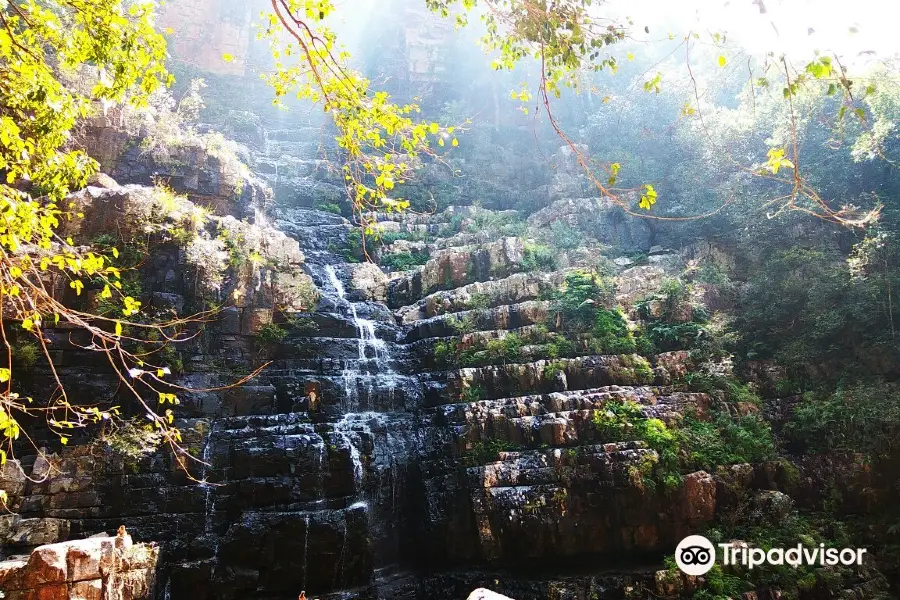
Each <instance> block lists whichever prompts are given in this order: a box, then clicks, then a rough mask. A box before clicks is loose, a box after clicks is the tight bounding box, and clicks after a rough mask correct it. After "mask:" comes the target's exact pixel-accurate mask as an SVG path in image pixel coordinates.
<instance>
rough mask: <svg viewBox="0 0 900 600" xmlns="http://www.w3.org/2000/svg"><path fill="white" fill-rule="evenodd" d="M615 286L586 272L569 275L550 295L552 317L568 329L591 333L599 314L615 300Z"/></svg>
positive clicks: (574, 272) (575, 272)
mask: <svg viewBox="0 0 900 600" xmlns="http://www.w3.org/2000/svg"><path fill="white" fill-rule="evenodd" d="M612 294H613V286H612V284H611V283H610V282H609V281H607V280H604V279H601V278H600V277H598V276H596V275H594V274H592V273H588V272H586V271H573V272H571V273H567V274H566V280H565V283H563V285H562V286H561V287H560V288H559V289H558V290H555V291H554V292H551V293H550V294H549V298H550V300H551V305H550V311H551V314H552V315H554V316H555V317H557V318H558V320H559V321H561V324H562V325H563V326H564V327H566V328H567V329H571V330H574V331H587V330H588V329H590V328H591V327H594V326H595V325H596V320H597V316H596V315H597V311H598V310H599V309H600V308H602V307H603V306H604V305H606V304H607V303H609V302H610V301H611V299H612Z"/></svg>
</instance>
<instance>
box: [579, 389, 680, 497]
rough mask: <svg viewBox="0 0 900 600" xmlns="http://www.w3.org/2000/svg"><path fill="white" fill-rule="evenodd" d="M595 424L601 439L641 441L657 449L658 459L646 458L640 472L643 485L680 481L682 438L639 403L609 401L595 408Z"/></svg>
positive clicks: (651, 485)
mask: <svg viewBox="0 0 900 600" xmlns="http://www.w3.org/2000/svg"><path fill="white" fill-rule="evenodd" d="M593 422H594V427H595V428H596V431H597V435H598V436H599V439H600V441H601V442H604V443H605V442H622V441H629V440H641V441H644V442H646V443H647V446H648V447H649V448H651V449H652V450H654V451H656V455H657V457H656V458H655V459H648V460H646V461H642V462H641V464H640V465H639V466H638V467H637V471H636V474H637V475H640V478H641V480H642V482H643V484H645V485H648V486H650V487H654V486H655V485H656V483H657V482H660V483H663V484H664V485H666V486H672V485H674V484H677V483H678V482H679V481H680V476H679V474H678V441H679V439H678V437H677V435H676V433H675V432H674V431H673V430H671V429H669V428H668V427H667V426H666V424H665V423H663V422H662V421H661V420H659V419H655V418H647V417H646V416H644V413H643V409H642V408H641V406H640V405H639V404H637V403H635V402H629V401H626V402H617V401H614V402H608V403H607V404H606V405H604V406H603V408H601V409H599V410H596V411H594V417H593Z"/></svg>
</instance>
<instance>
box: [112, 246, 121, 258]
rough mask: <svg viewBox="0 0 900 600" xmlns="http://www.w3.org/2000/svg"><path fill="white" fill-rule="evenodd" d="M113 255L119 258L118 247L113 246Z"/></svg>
mask: <svg viewBox="0 0 900 600" xmlns="http://www.w3.org/2000/svg"><path fill="white" fill-rule="evenodd" d="M112 255H113V257H115V258H119V250H118V248H113V249H112Z"/></svg>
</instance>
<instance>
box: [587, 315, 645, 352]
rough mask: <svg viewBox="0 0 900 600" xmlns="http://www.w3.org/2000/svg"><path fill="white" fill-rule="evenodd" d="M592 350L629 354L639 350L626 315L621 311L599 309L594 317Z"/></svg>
mask: <svg viewBox="0 0 900 600" xmlns="http://www.w3.org/2000/svg"><path fill="white" fill-rule="evenodd" d="M591 333H592V336H593V339H592V341H591V349H592V350H593V351H594V352H596V353H598V354H602V353H607V352H609V353H612V354H628V353H631V352H634V351H635V350H636V349H637V345H636V344H635V341H634V336H632V334H631V331H629V330H628V324H627V323H626V322H625V315H623V314H622V311H621V310H619V309H614V310H606V309H599V310H597V314H596V316H595V317H594V328H593V330H592V332H591Z"/></svg>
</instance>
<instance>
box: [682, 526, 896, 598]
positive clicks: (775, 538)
mask: <svg viewBox="0 0 900 600" xmlns="http://www.w3.org/2000/svg"><path fill="white" fill-rule="evenodd" d="M748 516H749V515H746V514H744V515H732V517H733V518H731V519H728V520H727V521H725V520H722V521H720V522H719V523H717V524H716V525H715V526H714V527H713V528H711V529H710V530H708V531H706V532H705V533H704V535H705V536H706V537H707V538H708V539H709V540H710V541H711V542H712V543H713V544H719V543H725V542H728V541H730V540H745V541H747V542H749V543H751V544H752V545H753V546H755V547H758V548H761V549H762V550H764V551H767V552H768V551H769V550H770V549H772V548H791V547H796V546H797V544H798V543H800V544H801V545H802V546H803V547H805V548H817V547H819V545H820V544H824V545H825V546H826V547H830V548H852V547H858V546H859V541H858V540H854V539H853V536H852V535H851V534H850V531H851V530H850V528H849V527H848V525H847V524H846V523H844V522H842V521H840V520H837V519H833V518H828V517H824V516H821V515H817V516H814V517H804V516H800V515H797V514H792V515H789V516H788V517H787V518H786V519H785V520H784V521H782V522H779V523H777V524H773V523H763V524H753V520H752V519H747V517H748ZM717 552H721V551H720V550H717ZM666 567H667V569H668V571H669V573H670V574H671V576H672V577H673V578H678V577H679V576H680V575H679V571H678V567H677V566H676V565H675V561H674V558H669V559H667V560H666ZM856 577H857V576H856V573H855V570H854V569H852V568H849V567H822V566H810V565H800V566H798V567H793V566H791V565H787V564H785V565H769V564H764V565H761V566H758V567H756V568H754V569H735V570H728V571H726V570H725V569H723V567H722V565H721V556H720V557H719V559H718V560H717V564H716V565H715V566H713V568H712V570H711V571H710V572H709V573H707V574H706V575H705V576H704V577H703V582H702V586H701V588H700V589H698V590H697V591H696V592H694V593H693V595H692V598H694V599H698V600H729V599H730V598H737V597H740V596H741V594H743V593H744V592H752V591H754V590H758V589H767V588H768V589H774V590H779V591H780V593H781V594H782V595H783V597H784V598H803V597H805V594H809V593H826V594H829V595H837V594H838V593H839V592H840V591H841V590H843V589H845V588H847V587H849V586H852V585H853V583H854V582H855V581H856ZM875 597H877V598H881V597H882V596H875ZM884 598H885V600H887V599H886V597H884Z"/></svg>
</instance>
